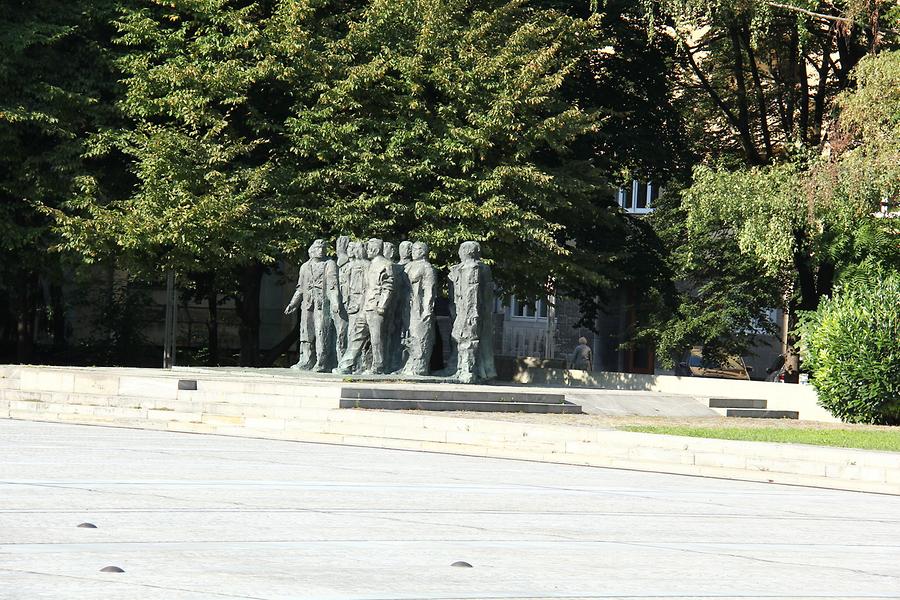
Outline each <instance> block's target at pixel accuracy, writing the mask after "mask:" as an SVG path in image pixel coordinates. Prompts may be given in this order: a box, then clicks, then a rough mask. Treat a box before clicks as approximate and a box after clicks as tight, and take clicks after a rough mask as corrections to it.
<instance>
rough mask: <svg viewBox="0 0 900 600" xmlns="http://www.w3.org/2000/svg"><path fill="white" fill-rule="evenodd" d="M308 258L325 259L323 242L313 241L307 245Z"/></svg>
mask: <svg viewBox="0 0 900 600" xmlns="http://www.w3.org/2000/svg"><path fill="white" fill-rule="evenodd" d="M308 251H309V257H310V258H315V259H317V260H318V259H322V258H325V240H314V241H313V243H312V244H310V245H309V250H308Z"/></svg>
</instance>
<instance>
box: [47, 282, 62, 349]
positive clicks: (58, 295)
mask: <svg viewBox="0 0 900 600" xmlns="http://www.w3.org/2000/svg"><path fill="white" fill-rule="evenodd" d="M50 302H51V307H52V310H53V320H52V322H51V328H52V331H53V347H54V348H56V349H60V348H63V347H65V345H66V303H65V298H64V296H63V288H62V286H61V285H58V284H54V285H51V286H50Z"/></svg>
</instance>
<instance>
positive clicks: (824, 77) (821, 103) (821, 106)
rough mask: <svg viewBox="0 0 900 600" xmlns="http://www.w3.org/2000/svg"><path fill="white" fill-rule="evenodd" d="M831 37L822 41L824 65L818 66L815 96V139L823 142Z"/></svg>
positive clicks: (817, 142)
mask: <svg viewBox="0 0 900 600" xmlns="http://www.w3.org/2000/svg"><path fill="white" fill-rule="evenodd" d="M831 39H832V33H831V30H829V33H828V37H827V38H826V39H825V41H823V42H822V65H821V66H820V67H819V68H818V72H819V84H818V86H817V87H816V95H815V96H814V97H813V141H815V142H816V144H822V143H823V142H824V140H823V139H822V120H823V119H824V117H825V94H826V93H827V91H828V71H829V70H830V68H831V56H830V54H831Z"/></svg>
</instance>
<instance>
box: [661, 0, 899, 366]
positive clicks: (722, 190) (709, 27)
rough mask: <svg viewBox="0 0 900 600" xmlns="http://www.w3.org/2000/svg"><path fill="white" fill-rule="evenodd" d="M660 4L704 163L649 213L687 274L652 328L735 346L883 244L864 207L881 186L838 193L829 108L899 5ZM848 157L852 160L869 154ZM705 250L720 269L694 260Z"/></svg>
mask: <svg viewBox="0 0 900 600" xmlns="http://www.w3.org/2000/svg"><path fill="white" fill-rule="evenodd" d="M660 6H661V9H660V10H661V12H658V13H657V16H658V17H659V19H660V21H659V22H660V23H661V24H665V25H667V27H666V28H665V29H664V30H663V31H661V32H660V33H661V34H668V35H670V36H671V37H673V38H675V39H676V40H678V42H679V44H680V47H679V56H680V63H681V69H680V70H679V72H678V74H677V79H676V80H675V81H676V82H677V85H678V86H679V88H680V89H681V90H682V91H683V94H685V95H686V96H687V97H690V98H692V100H693V101H694V103H695V108H694V109H693V110H691V111H690V113H689V114H688V115H687V121H688V123H689V124H690V126H691V132H692V136H693V138H694V140H695V141H696V143H697V150H698V154H700V155H701V156H702V158H703V164H701V165H700V166H699V167H698V168H697V169H696V170H695V172H694V174H693V177H692V180H689V181H687V182H686V184H685V185H684V186H683V187H682V188H681V189H673V190H670V192H672V193H670V194H668V196H667V198H664V199H663V201H662V202H661V206H662V208H661V210H659V211H658V214H657V215H656V216H655V217H654V220H655V221H656V223H657V224H658V225H659V230H660V231H661V232H662V233H663V235H664V236H666V240H667V242H668V244H669V245H670V247H671V248H672V250H673V251H672V254H671V257H672V266H673V269H674V270H675V271H676V272H677V274H678V276H679V278H680V279H682V280H684V281H687V282H691V283H692V285H690V286H686V287H685V289H684V291H683V294H682V296H681V306H680V307H679V309H678V310H677V313H676V314H677V315H678V316H677V317H676V318H675V319H672V320H670V321H669V322H668V323H666V324H664V325H663V326H662V327H661V328H660V329H659V330H657V331H656V334H657V335H658V336H659V337H660V338H661V339H662V340H663V349H664V350H665V351H667V352H668V351H671V352H672V353H673V354H675V355H677V354H678V352H680V349H683V348H684V347H686V346H688V345H690V344H698V343H699V344H704V345H707V346H708V347H710V348H711V349H712V350H714V351H715V350H716V349H717V348H718V349H722V350H723V351H724V350H728V351H730V352H737V353H743V352H745V351H747V350H748V348H750V347H751V346H752V344H753V341H754V339H755V338H756V334H759V333H764V332H771V331H773V330H774V328H775V324H773V323H772V322H771V321H770V320H769V314H770V312H769V310H768V309H770V308H779V307H780V308H784V309H785V311H786V312H787V313H788V314H789V315H791V317H792V320H791V322H790V323H789V324H788V325H787V327H788V329H792V328H793V323H794V322H795V319H794V317H795V316H796V314H797V311H799V310H811V309H814V308H815V307H816V306H817V304H818V302H819V299H820V298H821V297H823V296H827V295H829V294H830V293H831V290H832V288H833V285H834V282H835V277H836V276H837V275H838V274H839V272H840V270H841V269H842V268H844V267H845V266H847V265H852V264H854V263H855V262H858V261H859V260H861V259H863V258H865V256H867V255H868V254H870V253H872V252H876V253H877V252H880V250H879V248H881V247H883V244H879V243H877V242H876V240H877V239H881V238H883V235H881V236H880V237H879V235H880V234H879V233H878V231H879V228H878V227H873V225H872V220H871V214H872V213H873V212H875V211H876V210H877V209H878V205H879V200H878V197H884V196H885V195H887V196H890V195H891V192H890V190H889V189H888V187H889V186H886V185H885V181H884V180H882V181H880V182H879V181H877V179H875V178H871V177H870V178H868V180H867V182H868V183H872V184H873V185H871V186H869V187H868V188H866V187H865V186H858V185H857V186H855V189H854V191H853V192H852V193H847V191H848V190H847V185H848V184H849V183H850V181H851V180H850V179H847V176H848V172H847V170H846V166H847V165H849V162H848V161H849V160H850V159H849V158H841V154H842V151H841V147H842V146H843V145H845V144H846V141H843V138H844V137H845V134H844V133H842V131H843V129H842V125H841V120H840V119H838V118H836V117H837V115H838V114H839V113H840V111H841V110H842V109H844V108H845V105H846V103H845V101H844V100H843V99H844V98H849V96H847V94H848V93H849V91H850V90H852V89H854V87H855V86H856V84H857V78H856V75H855V74H856V73H857V72H858V73H864V72H865V68H864V67H860V70H858V71H857V67H858V66H859V65H860V64H861V61H862V63H863V64H865V63H866V60H863V58H864V57H865V56H866V54H867V53H870V54H874V55H877V54H878V53H880V52H882V51H884V50H887V49H890V48H891V47H893V46H895V45H896V44H897V31H896V30H895V28H896V22H897V16H898V14H900V13H898V7H897V6H896V4H895V3H886V2H835V3H828V2H822V3H800V2H784V3H778V2H765V1H754V2H712V3H709V2H698V3H691V2H688V3H678V2H671V3H661V4H660ZM888 60H890V59H888ZM859 83H860V84H861V85H862V86H863V87H866V86H867V82H866V81H865V78H860V79H859ZM846 106H849V105H846ZM844 112H846V111H844ZM847 114H849V113H847ZM845 120H846V119H845ZM858 139H859V138H858V136H857V140H858ZM859 155H860V153H857V154H856V156H859ZM856 160H857V163H856V164H857V170H859V169H862V167H863V163H866V161H867V159H863V160H862V161H860V160H859V159H856ZM841 165H844V166H841ZM871 166H874V165H873V164H870V167H871ZM869 170H870V171H871V168H870V169H869ZM839 172H841V174H839ZM842 190H843V191H842ZM860 232H863V233H862V234H860ZM867 232H870V233H871V235H870V234H869V233H867ZM704 254H705V255H706V256H707V257H709V259H711V260H715V261H716V263H717V264H718V272H716V271H710V269H709V264H708V262H703V261H700V262H698V261H697V260H696V258H697V257H698V256H702V255H704ZM716 255H718V257H717V258H714V257H715V256H716ZM737 273H747V274H754V273H755V276H756V277H755V279H754V281H753V285H742V286H735V287H734V288H733V289H734V292H733V293H730V292H728V291H727V290H728V287H727V286H724V287H723V285H722V284H724V283H726V282H727V281H729V280H730V279H732V278H733V277H734V275H735V274H737ZM714 290H721V293H719V292H717V293H712V291H714ZM711 314H718V315H726V314H728V315H740V316H741V317H740V318H741V319H742V320H743V324H740V323H736V324H734V325H732V326H731V327H730V331H729V327H726V326H725V324H724V323H723V322H721V321H718V320H716V319H714V318H711V317H710V316H709V315H711ZM704 322H712V323H714V325H715V326H710V327H707V326H705V325H704ZM664 354H665V353H664Z"/></svg>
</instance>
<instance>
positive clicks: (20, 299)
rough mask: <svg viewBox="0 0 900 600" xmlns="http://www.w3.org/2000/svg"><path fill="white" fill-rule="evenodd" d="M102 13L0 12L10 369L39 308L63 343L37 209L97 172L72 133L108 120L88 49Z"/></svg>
mask: <svg viewBox="0 0 900 600" xmlns="http://www.w3.org/2000/svg"><path fill="white" fill-rule="evenodd" d="M107 12H108V6H107V4H106V3H105V2H81V1H65V2H63V1H56V0H48V1H47V2H25V1H9V2H4V3H3V4H2V5H0V148H2V149H3V151H2V153H0V248H2V252H3V261H2V263H0V296H3V301H4V304H7V311H5V312H4V315H3V318H4V320H6V321H7V323H6V326H5V327H4V329H5V332H6V334H5V337H8V338H9V337H12V338H14V339H15V341H16V346H17V349H16V358H17V360H19V361H25V360H28V359H29V358H30V357H31V352H32V343H33V339H34V335H35V331H34V326H35V322H36V319H37V311H38V310H39V309H40V308H41V307H42V305H45V306H46V308H45V310H46V311H47V313H49V316H50V317H51V319H52V329H53V335H54V338H55V341H56V342H57V343H59V342H62V341H63V338H64V334H65V324H64V321H63V313H64V303H63V300H62V292H61V282H62V279H63V270H64V269H63V266H62V263H61V260H62V257H61V256H59V255H57V254H54V253H51V252H49V251H48V249H49V248H50V247H51V246H53V244H54V242H55V237H54V235H53V234H52V232H51V224H52V220H51V219H50V218H49V217H48V216H47V215H46V214H45V213H44V212H43V211H42V207H58V206H60V205H61V204H62V203H64V202H65V201H66V200H67V199H68V198H69V197H70V196H71V195H72V194H74V193H75V192H76V189H77V183H76V181H77V178H78V177H79V176H81V175H83V174H84V173H88V172H91V171H92V170H96V169H97V168H98V165H97V164H94V163H91V161H88V160H86V159H85V156H84V150H85V149H84V144H83V142H84V138H83V135H82V134H83V133H84V132H86V131H92V130H96V129H97V127H98V126H99V125H100V124H101V123H103V122H104V121H105V120H106V119H107V118H108V117H109V115H108V111H107V110H106V109H105V107H104V102H105V101H108V99H109V97H110V95H111V94H112V87H113V79H112V77H111V70H110V69H109V67H108V64H107V63H106V61H105V60H104V57H103V55H102V52H101V48H100V44H99V43H98V40H102V39H103V37H104V36H105V35H106V33H107V30H106V27H105V17H106V14H107ZM42 283H46V284H47V288H48V289H50V290H51V294H50V296H51V298H50V301H49V302H46V303H45V301H44V299H43V298H42V295H41V294H40V289H41V284H42ZM7 312H8V314H9V316H7V314H6V313H7ZM10 321H11V322H10ZM11 330H13V335H10V333H11Z"/></svg>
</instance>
